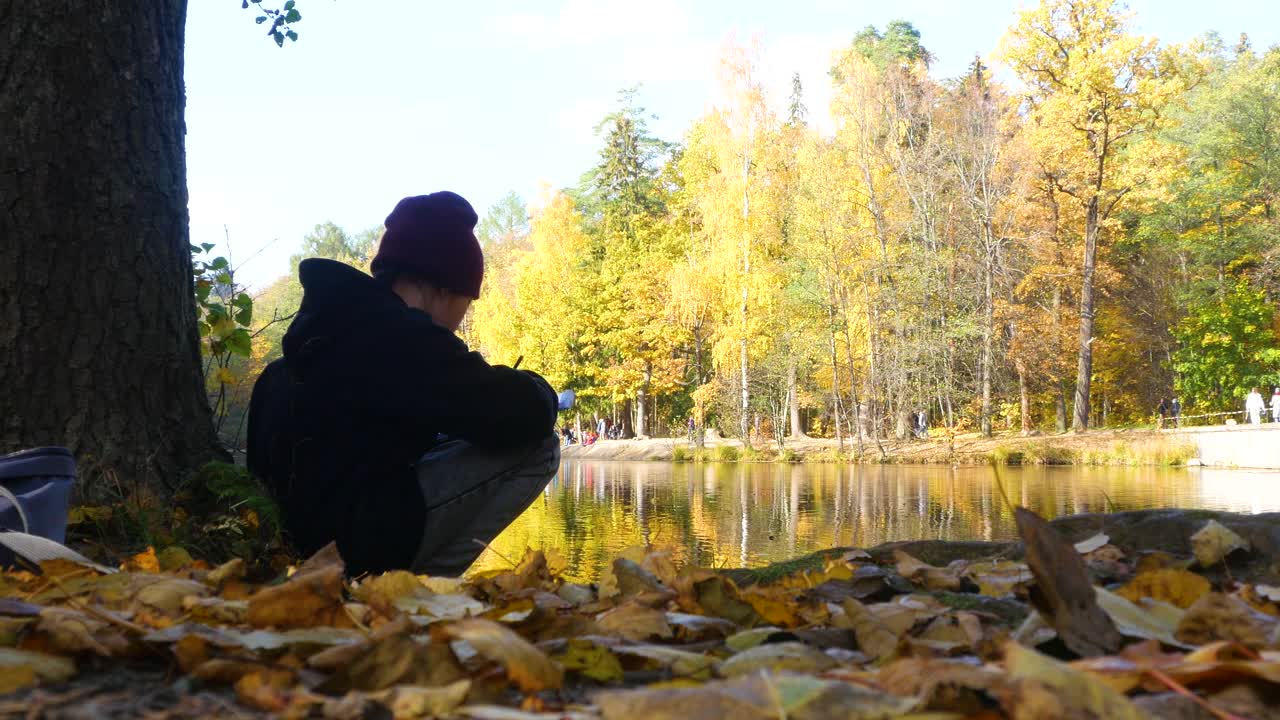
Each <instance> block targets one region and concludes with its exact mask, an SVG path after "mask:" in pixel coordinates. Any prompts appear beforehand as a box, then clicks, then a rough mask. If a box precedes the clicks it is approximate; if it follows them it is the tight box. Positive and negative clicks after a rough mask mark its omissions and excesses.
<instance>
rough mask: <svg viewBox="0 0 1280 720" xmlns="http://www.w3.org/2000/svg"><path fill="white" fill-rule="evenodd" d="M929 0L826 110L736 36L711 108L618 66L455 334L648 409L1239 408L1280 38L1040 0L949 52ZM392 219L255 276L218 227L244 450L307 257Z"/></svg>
mask: <svg viewBox="0 0 1280 720" xmlns="http://www.w3.org/2000/svg"><path fill="white" fill-rule="evenodd" d="M927 40H928V39H927V38H922V37H921V35H920V33H919V32H918V31H917V30H916V29H915V28H914V27H913V26H912V25H911V23H909V22H906V21H895V22H892V23H889V24H888V25H887V26H885V27H883V28H874V27H867V28H866V29H864V30H863V31H861V32H859V33H857V34H856V35H855V36H854V37H853V38H852V39H851V42H850V44H849V46H848V47H847V48H846V49H845V50H844V51H842V52H841V53H839V54H837V56H836V57H834V58H833V60H832V66H831V71H830V83H831V88H830V90H831V97H832V101H831V108H830V111H831V116H832V119H833V121H834V131H833V132H824V131H820V130H819V129H818V128H816V127H814V126H813V125H812V124H811V123H810V121H809V116H810V113H809V109H808V108H807V106H806V101H805V88H804V87H802V86H801V83H800V80H799V77H798V76H797V77H796V79H795V81H794V82H793V87H792V92H791V94H790V97H789V98H786V99H781V98H770V97H766V93H765V91H764V90H763V87H762V84H761V83H760V82H759V80H758V78H759V77H760V74H761V67H760V57H761V48H760V47H759V45H758V44H755V45H747V46H739V45H734V44H729V45H727V46H726V47H725V49H724V51H723V54H722V57H721V60H720V68H719V71H720V72H719V76H720V79H721V83H720V85H721V88H720V94H719V96H718V97H717V98H715V99H714V101H713V104H712V108H713V109H712V110H711V111H710V112H708V113H707V114H706V115H704V116H703V117H701V118H700V119H698V120H697V121H696V122H694V123H693V125H692V126H691V127H689V128H688V129H687V130H686V132H685V133H684V135H683V136H682V137H680V138H678V139H663V138H658V137H655V136H654V135H653V134H652V133H651V132H650V130H649V126H648V121H649V120H651V116H650V115H648V114H647V113H646V111H645V110H644V108H643V107H642V100H641V98H642V95H643V89H642V88H631V89H624V90H622V91H620V93H619V98H618V103H617V107H616V109H615V110H614V111H613V112H611V113H609V114H608V115H606V116H605V117H604V118H602V119H601V121H600V124H599V126H598V127H597V136H598V141H599V154H598V161H597V163H596V165H595V166H594V167H590V168H585V169H584V170H585V171H584V173H583V175H582V178H581V181H580V182H579V183H578V184H577V185H575V186H573V187H567V188H561V189H551V188H547V189H546V190H545V191H544V192H543V193H542V194H541V195H540V196H539V197H537V198H532V199H530V200H529V201H526V200H525V199H522V198H520V197H518V196H517V195H515V194H514V193H512V194H510V195H508V196H507V197H506V198H504V199H503V200H502V201H501V202H499V203H497V204H496V205H494V206H493V207H492V208H489V209H488V211H487V212H486V213H484V217H483V220H482V222H481V224H480V226H479V228H478V229H477V234H478V235H479V237H480V239H481V242H482V244H483V246H484V248H485V256H486V262H487V272H486V278H485V284H484V290H483V294H482V297H481V298H480V300H479V301H478V302H477V303H476V304H475V305H474V307H473V310H472V312H471V314H470V315H469V317H468V319H467V321H466V323H465V325H464V327H463V329H462V331H461V332H462V334H463V336H464V337H465V339H466V340H467V341H468V343H469V344H471V345H472V346H473V347H474V348H476V349H478V350H480V351H481V352H483V353H484V354H485V355H486V357H488V358H489V359H490V361H492V362H501V363H511V362H513V361H514V360H515V359H516V358H517V357H523V366H524V367H529V368H531V369H535V370H537V371H539V372H541V373H543V374H544V375H546V377H547V378H548V380H550V381H551V382H552V384H554V385H556V386H557V387H559V388H572V389H574V390H576V391H577V392H578V394H579V397H580V399H581V402H580V406H579V409H580V411H581V417H582V418H583V419H584V420H590V419H591V418H593V417H595V416H603V417H607V418H609V419H610V420H611V421H613V422H616V423H619V424H621V425H622V426H623V427H624V434H625V435H626V436H636V435H639V436H658V435H669V434H683V433H684V427H685V422H686V420H687V419H688V418H689V417H693V418H695V420H696V423H697V427H698V430H699V431H700V432H701V431H703V430H705V429H706V428H708V427H715V428H716V429H717V430H718V431H719V432H720V433H722V434H725V435H731V436H736V437H739V438H744V439H745V440H747V441H748V442H749V443H750V442H755V443H764V442H777V443H779V444H781V443H782V442H783V441H784V438H785V437H787V436H800V435H811V436H821V437H834V438H836V439H838V440H839V441H840V442H841V443H842V444H843V443H845V442H849V443H852V444H854V445H856V446H860V445H861V443H863V442H865V441H867V440H874V439H876V438H881V437H895V436H896V437H905V436H907V435H908V434H909V432H910V428H911V425H912V422H913V418H914V417H915V414H917V413H920V412H924V413H926V414H927V416H928V418H929V422H930V424H931V425H933V426H935V427H943V428H946V429H948V430H950V431H954V432H963V431H970V430H976V431H981V432H984V433H991V432H995V431H1022V432H1030V431H1032V430H1033V429H1040V430H1059V431H1064V430H1067V429H1071V428H1074V429H1076V430H1083V429H1085V428H1087V427H1091V426H1100V425H1101V426H1116V425H1122V424H1134V423H1142V422H1148V421H1149V420H1150V418H1151V416H1152V415H1153V413H1154V411H1155V408H1156V406H1157V404H1158V403H1159V401H1160V400H1161V399H1163V398H1170V397H1172V396H1174V395H1175V394H1176V395H1178V396H1179V397H1180V398H1181V400H1182V405H1183V413H1184V414H1193V413H1199V412H1214V411H1224V410H1238V409H1239V407H1240V405H1241V404H1242V402H1243V397H1244V394H1245V393H1246V392H1247V391H1248V388H1250V387H1251V386H1271V385H1280V325H1278V318H1277V313H1276V302H1277V299H1278V298H1280V234H1278V226H1277V219H1276V216H1275V213H1276V201H1277V192H1278V191H1280V49H1277V48H1270V49H1265V50H1264V49H1257V48H1253V47H1252V46H1251V44H1250V42H1249V40H1248V38H1247V37H1246V36H1240V37H1239V38H1235V39H1230V40H1227V39H1224V38H1220V37H1217V36H1214V35H1208V36H1205V37H1203V38H1201V39H1199V40H1197V41H1194V42H1191V43H1188V44H1184V45H1162V44H1160V43H1159V42H1158V41H1157V40H1156V39H1154V38H1146V37H1141V36H1138V35H1136V34H1134V33H1133V32H1132V31H1131V29H1130V18H1128V17H1127V16H1126V14H1125V13H1124V12H1123V10H1122V8H1120V7H1119V6H1118V5H1117V4H1116V3H1112V2H1108V1H1107V0H1076V1H1074V2H1067V1H1065V0H1047V1H1046V2H1043V3H1041V4H1040V5H1039V6H1037V7H1034V8H1032V9H1029V10H1027V11H1025V12H1023V13H1022V14H1021V15H1020V17H1019V19H1018V20H1017V22H1016V23H1015V24H1014V25H1013V26H1012V27H1011V28H1010V29H1009V31H1008V33H1007V34H1006V36H1005V38H1004V39H1003V41H1002V42H1001V46H1000V47H999V48H998V49H997V55H998V57H999V58H1000V59H1001V61H1002V62H1003V63H1004V64H1006V65H1007V66H1008V67H1009V68H1011V69H1012V71H1013V75H1014V77H1012V78H1011V79H1010V81H1009V82H1008V83H1000V82H997V81H996V79H994V78H993V76H992V73H991V71H990V69H989V68H988V67H986V65H984V63H983V61H982V60H981V59H980V58H975V60H974V62H973V63H972V65H971V66H970V68H969V70H968V71H967V72H966V73H965V74H964V75H962V76H960V77H956V78H937V77H934V76H933V75H931V73H930V62H931V56H930V54H929V51H928V49H927ZM379 234H380V228H376V227H375V228H370V229H366V230H361V231H358V232H353V231H350V230H348V229H344V228H341V227H338V226H337V225H335V224H333V223H331V222H328V223H321V224H319V225H317V226H316V227H315V229H314V230H313V231H312V232H311V233H309V234H307V236H306V237H305V238H304V240H303V247H302V250H301V252H300V253H299V254H298V255H296V256H295V257H294V258H293V261H292V268H291V272H290V273H289V274H287V275H285V276H283V277H281V278H279V279H278V280H276V281H275V282H273V283H271V284H270V285H268V286H267V287H265V288H263V289H261V290H259V291H255V292H249V291H247V290H246V289H245V288H243V287H240V286H239V285H238V284H237V283H236V280H235V277H234V273H233V271H232V268H231V266H230V264H229V263H228V262H227V261H226V260H222V259H221V258H210V257H206V255H211V254H213V253H211V252H210V251H211V246H202V247H198V248H195V250H196V251H197V253H196V256H197V262H196V265H195V271H196V275H197V283H196V287H197V299H198V300H199V303H200V305H201V313H202V321H201V331H202V334H203V337H204V341H203V347H204V349H205V351H206V355H205V357H206V385H207V389H208V390H209V392H210V396H211V398H212V402H213V403H214V407H215V421H216V423H217V427H218V431H219V434H220V436H221V437H222V439H223V442H224V443H225V444H226V445H228V446H231V447H239V446H240V444H241V439H242V438H243V432H244V424H245V423H244V420H245V418H244V414H245V410H246V409H247V406H248V398H249V393H250V391H251V388H252V381H253V379H254V378H255V377H256V375H257V373H258V372H259V371H260V370H261V367H262V366H263V365H264V364H265V363H267V362H270V361H271V360H272V359H274V358H276V357H278V356H279V354H280V340H281V338H282V336H283V333H284V330H285V327H286V326H287V321H288V319H289V318H290V317H291V315H292V313H293V312H294V311H295V310H296V309H297V306H298V303H299V302H300V299H301V288H300V286H299V285H298V283H297V278H296V267H297V263H298V262H299V261H300V260H301V259H302V258H303V257H330V258H334V259H338V260H342V261H345V262H349V263H351V264H353V265H356V266H359V267H366V268H367V265H368V262H369V260H370V258H371V257H372V254H373V252H375V250H376V243H377V238H378V236H379Z"/></svg>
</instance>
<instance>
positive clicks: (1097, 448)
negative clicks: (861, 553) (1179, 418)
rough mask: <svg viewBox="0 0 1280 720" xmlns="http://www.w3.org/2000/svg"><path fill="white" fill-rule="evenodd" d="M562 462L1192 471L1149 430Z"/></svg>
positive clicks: (640, 452)
mask: <svg viewBox="0 0 1280 720" xmlns="http://www.w3.org/2000/svg"><path fill="white" fill-rule="evenodd" d="M561 453H562V456H563V457H564V458H565V459H566V460H649V461H656V462H688V461H695V462H696V461H705V462H861V463H907V464H946V465H985V464H989V463H992V462H995V463H999V464H1005V465H1185V464H1188V461H1190V464H1196V462H1197V460H1196V458H1197V455H1198V451H1197V447H1196V444H1195V443H1194V442H1193V441H1191V440H1189V439H1187V438H1186V437H1184V436H1182V435H1179V434H1176V433H1173V432H1167V431H1166V432H1161V431H1157V430H1150V429H1127V430H1092V431H1089V432H1085V433H1062V434H1048V435H1032V436H1023V435H1021V434H1016V433H1006V434H996V435H994V436H992V437H983V436H982V435H981V434H979V433H963V434H956V435H954V436H935V437H931V438H927V439H913V440H908V441H902V440H882V441H880V442H879V443H877V442H876V441H874V440H864V441H863V443H862V447H861V449H859V447H858V443H857V442H856V441H852V442H851V441H849V440H848V439H846V440H845V442H844V447H843V449H841V448H840V446H839V445H838V444H837V442H836V441H835V440H834V439H831V438H809V437H805V438H796V439H788V440H787V441H786V442H785V444H784V447H783V448H782V449H781V450H779V448H778V447H777V444H776V443H772V442H769V443H757V444H756V446H755V447H754V448H753V449H750V450H748V449H746V448H744V447H743V444H742V442H741V441H739V440H735V439H732V438H726V439H711V438H708V439H707V441H706V447H704V448H701V449H699V448H694V447H693V446H691V445H690V443H689V441H688V440H687V439H685V438H646V439H638V440H600V441H597V442H596V443H595V444H593V445H589V446H585V447H584V446H582V445H570V446H567V447H564V448H562V450H561Z"/></svg>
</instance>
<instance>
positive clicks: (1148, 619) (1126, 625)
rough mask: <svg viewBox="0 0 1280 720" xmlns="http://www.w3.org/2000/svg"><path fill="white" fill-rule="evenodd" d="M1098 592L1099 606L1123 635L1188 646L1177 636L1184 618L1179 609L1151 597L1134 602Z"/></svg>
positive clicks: (1106, 592)
mask: <svg viewBox="0 0 1280 720" xmlns="http://www.w3.org/2000/svg"><path fill="white" fill-rule="evenodd" d="M1094 591H1095V592H1096V593H1097V600H1098V606H1099V607H1101V608H1102V610H1103V612H1105V613H1106V614H1107V615H1108V616H1109V617H1110V618H1111V621H1112V622H1113V623H1115V626H1116V629H1117V630H1119V631H1120V634H1121V635H1124V636H1126V637H1133V638H1142V639H1144V640H1158V641H1160V642H1162V643H1164V644H1166V645H1172V646H1174V647H1181V648H1186V647H1188V646H1187V645H1186V644H1184V643H1182V642H1180V641H1179V640H1178V639H1177V638H1176V637H1175V631H1176V630H1177V628H1178V624H1179V623H1180V622H1181V621H1182V618H1183V615H1184V613H1183V611H1182V610H1181V609H1179V608H1177V607H1176V606H1173V605H1169V604H1168V603H1164V602H1161V601H1159V600H1153V599H1151V598H1139V599H1138V601H1137V602H1136V603H1134V602H1131V601H1129V600H1128V599H1127V598H1124V597H1121V596H1120V595H1118V594H1116V593H1112V592H1109V591H1107V590H1105V589H1103V588H1094ZM1161 606H1163V607H1161Z"/></svg>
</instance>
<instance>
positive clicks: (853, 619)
mask: <svg viewBox="0 0 1280 720" xmlns="http://www.w3.org/2000/svg"><path fill="white" fill-rule="evenodd" d="M841 607H842V608H844V615H843V616H839V617H837V618H836V622H835V625H836V627H846V628H849V629H851V630H853V634H854V636H855V637H857V638H858V649H859V650H861V651H862V652H864V653H866V654H867V655H868V656H869V657H871V658H874V659H876V660H882V659H884V658H887V657H889V656H890V655H892V654H893V652H894V651H895V650H896V649H897V647H898V635H897V634H896V633H894V632H892V631H890V630H889V629H888V628H886V627H885V626H884V625H883V624H882V623H881V622H880V620H879V619H878V618H877V617H876V616H875V615H874V614H872V613H871V611H870V610H868V609H867V607H866V606H865V605H863V604H862V603H860V602H858V601H857V600H854V599H853V598H846V599H845V601H844V602H843V603H841Z"/></svg>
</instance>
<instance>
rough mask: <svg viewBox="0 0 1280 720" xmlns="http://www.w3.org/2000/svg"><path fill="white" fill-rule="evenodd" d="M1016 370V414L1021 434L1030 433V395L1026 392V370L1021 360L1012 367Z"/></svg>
mask: <svg viewBox="0 0 1280 720" xmlns="http://www.w3.org/2000/svg"><path fill="white" fill-rule="evenodd" d="M1014 369H1015V370H1017V372H1018V400H1019V401H1020V403H1019V408H1018V415H1019V416H1020V418H1021V420H1022V434H1023V435H1030V434H1031V395H1030V393H1028V392H1027V371H1026V368H1025V367H1023V365H1022V363H1021V362H1018V363H1017V364H1016V367H1015V368H1014Z"/></svg>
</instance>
